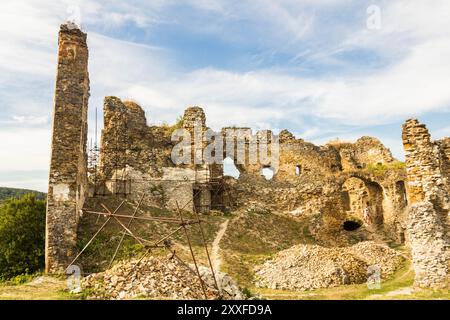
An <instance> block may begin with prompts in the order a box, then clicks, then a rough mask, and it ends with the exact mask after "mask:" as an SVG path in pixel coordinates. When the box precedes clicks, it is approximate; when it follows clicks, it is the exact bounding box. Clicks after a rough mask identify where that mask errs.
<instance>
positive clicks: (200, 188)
mask: <svg viewBox="0 0 450 320" xmlns="http://www.w3.org/2000/svg"><path fill="white" fill-rule="evenodd" d="M87 66H88V49H87V46H86V34H84V33H82V32H81V31H80V30H78V29H70V28H68V27H67V26H65V25H63V26H61V30H60V34H59V51H58V73H57V80H56V93H55V107H54V118H53V142H52V158H51V167H50V179H49V193H48V208H47V237H46V239H47V242H46V270H47V271H48V272H57V271H61V270H64V269H65V268H66V267H67V266H68V263H70V259H71V258H73V256H74V254H75V253H76V252H75V251H76V250H75V248H76V241H77V226H78V222H79V214H80V210H81V209H82V208H83V205H84V202H85V200H86V199H95V198H97V197H101V198H107V197H113V196H114V197H126V198H128V199H136V198H138V197H139V195H140V194H141V193H142V192H147V193H148V194H149V195H150V196H149V197H148V199H147V200H146V201H148V203H149V204H151V205H154V206H158V207H164V208H169V209H176V207H177V205H178V203H188V204H189V205H188V206H187V207H186V208H185V209H186V210H188V211H197V212H201V213H208V212H210V211H227V210H228V211H235V210H238V209H240V208H250V207H255V206H257V207H263V208H267V209H271V210H273V211H276V212H278V213H279V214H283V215H288V216H317V221H318V223H317V225H316V226H315V228H313V232H315V235H316V236H317V237H319V238H321V239H323V242H324V243H328V244H329V245H339V246H343V245H346V244H347V242H346V241H347V240H346V238H345V234H346V232H349V231H352V230H355V229H358V228H363V229H364V237H365V238H366V239H384V240H389V241H392V242H395V243H398V244H404V243H406V244H408V245H409V246H410V247H411V250H412V255H413V263H414V269H415V270H416V284H417V285H418V286H423V287H439V286H442V285H443V284H445V283H446V281H448V275H449V269H448V261H449V260H448V259H449V258H448V252H449V242H448V204H449V198H448V191H449V188H450V184H449V181H448V175H449V174H450V162H449V160H448V157H449V155H450V142H449V141H450V140H449V139H444V140H441V141H436V142H431V141H430V136H429V134H428V131H427V130H426V128H425V127H424V126H423V125H421V124H419V123H418V122H417V121H416V120H408V121H407V122H406V124H405V125H404V128H403V143H404V147H405V153H406V166H405V165H404V164H403V163H401V162H400V161H398V160H396V159H395V158H394V157H393V156H392V154H391V152H390V151H389V149H387V148H386V147H385V146H383V144H382V143H381V142H380V141H379V140H378V139H376V138H372V137H362V138H360V139H358V140H357V141H356V142H355V143H344V142H339V141H335V142H330V143H328V144H326V145H324V146H316V145H314V144H312V143H309V142H306V141H304V140H303V139H299V138H296V137H295V136H294V135H293V134H292V133H290V132H289V131H287V130H283V131H281V132H280V133H279V134H278V135H274V134H273V133H272V132H270V131H267V130H266V131H259V132H256V133H253V132H252V131H251V130H250V129H248V128H233V130H235V132H236V137H237V136H238V135H239V134H241V133H242V132H244V133H245V134H246V135H250V136H253V135H254V136H255V137H256V139H253V140H252V139H250V138H249V139H248V140H245V139H244V141H246V142H245V144H244V147H243V149H242V150H238V148H237V147H236V146H227V145H224V147H223V153H224V157H225V156H227V157H230V158H231V159H232V160H233V161H234V164H235V166H236V168H237V170H238V171H239V178H238V179H235V178H232V177H228V176H225V175H224V172H223V163H221V162H219V163H215V164H208V163H204V162H202V161H200V162H199V163H195V162H192V163H190V164H176V163H174V161H173V160H172V157H171V154H172V151H173V149H174V147H175V145H177V143H178V142H179V141H174V140H173V139H172V133H173V132H174V130H176V129H177V128H184V129H186V131H187V132H190V133H192V134H191V135H190V136H191V139H192V141H191V143H190V144H189V145H188V146H186V147H189V148H191V147H192V146H195V148H194V150H193V152H192V154H191V157H192V159H194V158H195V157H196V155H197V154H202V152H204V151H205V148H207V141H204V140H201V141H200V144H198V143H197V144H196V143H195V141H194V139H195V132H194V131H195V130H197V129H198V130H200V132H201V133H206V132H210V130H209V128H208V127H207V122H206V115H205V113H204V111H203V109H201V108H200V107H189V108H187V109H186V110H185V112H184V115H183V117H182V119H181V121H180V122H179V123H178V124H177V125H175V126H173V127H170V126H149V125H148V124H147V119H146V114H145V112H144V110H143V109H142V107H141V106H139V105H138V104H137V103H135V102H132V101H123V100H121V99H119V98H117V97H112V96H110V97H106V98H105V99H104V105H103V115H104V124H103V130H102V133H101V143H100V147H99V149H100V153H99V159H98V162H96V164H95V170H94V171H92V167H89V166H88V161H87V156H88V155H87V152H86V140H87V139H86V138H87V101H88V97H89V78H88V70H87ZM226 129H230V128H223V130H222V131H221V132H219V133H215V134H216V135H219V136H225V134H226V133H225V132H226V131H227V130H226ZM275 141H276V142H278V144H277V145H278V146H279V147H278V153H279V158H278V163H277V168H273V167H271V164H269V163H266V162H265V161H261V160H259V161H257V162H256V163H254V162H250V161H248V157H247V158H246V160H245V161H244V162H239V161H237V158H238V153H239V152H243V153H244V154H246V155H248V154H249V153H250V150H251V148H252V147H253V145H252V143H255V144H257V145H259V146H261V145H263V146H267V147H270V146H272V145H274V144H275ZM226 150H228V151H230V150H231V151H232V152H231V155H230V152H227V153H226V152H225V151H226ZM216 152H217V150H216ZM224 157H222V158H224ZM199 158H201V157H199ZM265 169H270V170H273V173H274V174H273V177H272V178H271V179H270V180H267V179H266V178H265V177H264V176H263V175H262V172H263V170H265ZM274 169H276V170H274ZM365 210H369V211H370V212H371V219H370V221H367V219H366V217H365V216H364V212H365ZM430 247H431V248H430Z"/></svg>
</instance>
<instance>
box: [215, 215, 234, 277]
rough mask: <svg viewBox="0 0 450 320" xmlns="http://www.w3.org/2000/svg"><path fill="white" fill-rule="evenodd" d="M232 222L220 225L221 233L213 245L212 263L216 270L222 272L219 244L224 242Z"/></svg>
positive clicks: (227, 221)
mask: <svg viewBox="0 0 450 320" xmlns="http://www.w3.org/2000/svg"><path fill="white" fill-rule="evenodd" d="M229 222H230V220H228V219H227V220H225V221H224V222H222V224H221V225H220V228H219V231H218V232H217V235H216V238H215V239H214V241H213V243H212V249H211V263H212V265H213V267H214V270H216V271H220V265H221V264H222V258H221V257H220V246H219V243H220V241H221V240H222V238H223V236H224V234H225V232H226V231H227V228H228V223H229Z"/></svg>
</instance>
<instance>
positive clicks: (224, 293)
mask: <svg viewBox="0 0 450 320" xmlns="http://www.w3.org/2000/svg"><path fill="white" fill-rule="evenodd" d="M199 271H200V275H201V277H202V279H203V280H204V283H205V288H206V293H207V296H208V299H219V298H220V299H227V300H232V299H243V298H244V296H243V295H242V293H241V291H240V290H239V288H238V286H237V285H236V284H235V282H234V281H233V280H232V279H231V278H230V277H229V276H228V275H226V274H224V273H221V272H216V279H217V282H218V285H219V288H220V289H221V290H220V293H219V291H218V290H217V289H216V288H215V283H214V278H213V277H212V273H211V270H210V269H209V268H206V267H203V266H200V267H199ZM82 288H83V291H84V292H85V293H86V295H87V298H88V299H118V300H124V299H139V298H142V299H145V298H147V299H204V298H205V297H204V294H203V290H202V287H201V285H200V281H199V278H198V277H197V276H196V274H194V273H193V272H191V271H190V270H189V269H188V268H187V266H186V265H183V264H182V263H181V262H179V261H177V260H175V259H171V260H164V259H161V258H156V257H147V258H144V259H142V261H140V262H139V261H138V260H136V259H133V260H130V261H124V262H119V263H117V264H116V265H114V266H113V267H112V268H111V269H108V270H106V271H104V272H100V273H95V274H92V275H89V276H87V277H86V278H84V279H83V282H82Z"/></svg>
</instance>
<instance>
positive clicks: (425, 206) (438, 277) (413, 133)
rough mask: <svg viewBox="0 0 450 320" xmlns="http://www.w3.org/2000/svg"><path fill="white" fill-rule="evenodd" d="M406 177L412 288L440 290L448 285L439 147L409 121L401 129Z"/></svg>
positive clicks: (444, 186) (422, 127)
mask: <svg viewBox="0 0 450 320" xmlns="http://www.w3.org/2000/svg"><path fill="white" fill-rule="evenodd" d="M402 137H403V146H404V149H405V156H406V171H407V176H408V188H407V190H408V200H409V203H410V204H411V205H412V206H411V207H410V210H409V212H408V216H407V232H408V238H409V244H410V246H411V252H412V256H413V264H414V270H415V271H416V278H415V285H417V286H419V287H432V288H442V287H447V286H448V283H449V262H450V260H449V254H450V252H449V250H450V244H449V234H448V213H449V208H448V205H449V203H450V202H449V194H448V181H447V179H446V177H445V174H446V172H445V171H443V170H442V168H443V167H442V163H444V162H445V161H444V160H443V159H442V155H443V154H446V153H445V151H442V150H441V148H440V146H441V144H440V143H437V142H433V141H431V137H430V134H429V132H428V130H427V128H426V127H425V125H423V124H421V123H419V121H417V120H416V119H410V120H408V121H406V123H405V124H404V125H403V134H402Z"/></svg>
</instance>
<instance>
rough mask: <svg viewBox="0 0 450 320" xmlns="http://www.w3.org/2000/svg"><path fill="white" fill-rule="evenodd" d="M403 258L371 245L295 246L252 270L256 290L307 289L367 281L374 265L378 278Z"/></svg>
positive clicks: (380, 246)
mask: <svg viewBox="0 0 450 320" xmlns="http://www.w3.org/2000/svg"><path fill="white" fill-rule="evenodd" d="M402 261H403V258H402V257H401V255H400V254H399V253H397V252H396V251H395V250H393V249H390V248H389V247H387V246H384V245H380V244H376V243H375V242H363V243H359V244H357V245H354V246H352V247H334V248H325V247H321V246H318V245H304V244H302V245H296V246H294V247H292V248H289V249H287V250H283V251H281V252H279V253H277V254H276V255H275V256H274V258H273V259H271V260H269V261H266V262H265V263H264V264H262V265H260V266H257V267H256V268H255V273H256V276H257V282H256V285H257V286H258V287H268V288H271V289H284V290H311V289H318V288H328V287H335V286H339V285H344V284H356V283H364V282H366V281H367V278H368V276H369V275H370V274H369V270H373V267H372V268H369V267H370V266H378V267H379V269H380V271H381V277H382V278H386V277H388V276H389V275H391V274H392V273H393V272H394V271H395V270H396V269H398V267H399V266H400V265H401V263H402Z"/></svg>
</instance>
